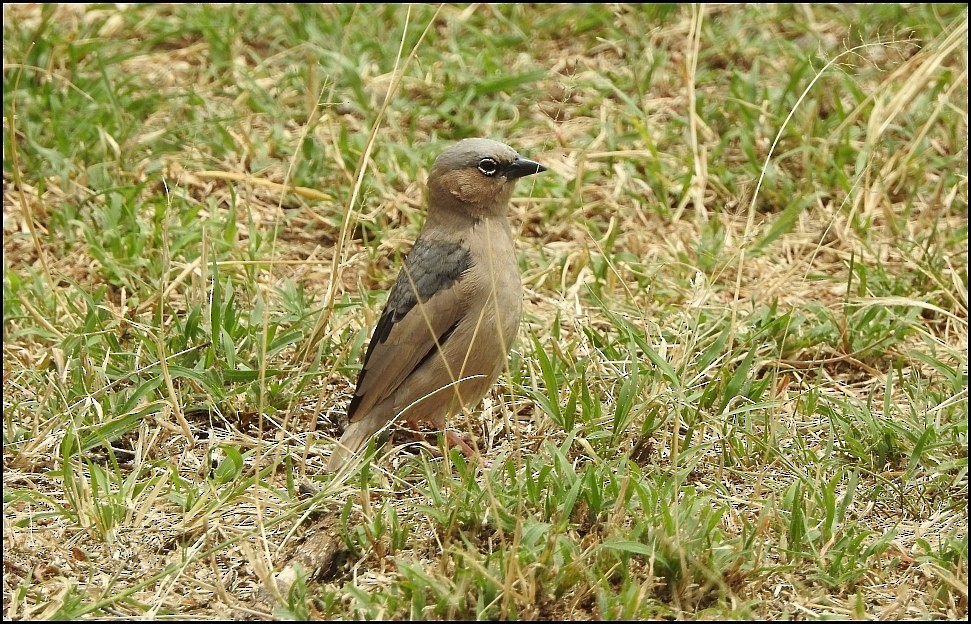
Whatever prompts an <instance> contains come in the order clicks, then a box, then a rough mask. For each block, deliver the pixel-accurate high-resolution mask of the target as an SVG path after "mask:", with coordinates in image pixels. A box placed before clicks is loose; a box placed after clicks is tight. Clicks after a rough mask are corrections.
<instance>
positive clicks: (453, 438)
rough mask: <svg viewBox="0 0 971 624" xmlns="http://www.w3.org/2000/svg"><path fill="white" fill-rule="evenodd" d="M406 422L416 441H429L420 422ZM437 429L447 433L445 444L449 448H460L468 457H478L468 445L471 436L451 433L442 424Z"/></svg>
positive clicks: (407, 420) (406, 420)
mask: <svg viewBox="0 0 971 624" xmlns="http://www.w3.org/2000/svg"><path fill="white" fill-rule="evenodd" d="M405 422H406V423H408V427H409V431H410V433H411V434H412V436H414V438H415V440H419V441H423V442H425V441H426V440H427V435H426V434H425V433H423V432H422V430H421V427H420V421H418V420H410V419H407V418H406V419H405ZM435 428H436V429H438V430H440V431H443V432H444V433H445V442H446V444H447V447H448V448H450V449H452V448H456V447H458V449H459V450H460V451H461V452H462V454H463V455H465V456H466V457H475V456H476V452H475V451H474V450H473V449H472V447H471V446H469V444H468V441H469V435H468V434H467V433H456V432H455V431H451V430H449V429H447V428H446V427H445V423H442V425H441V426H437V427H435Z"/></svg>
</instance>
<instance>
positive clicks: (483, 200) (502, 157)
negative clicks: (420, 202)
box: [428, 139, 546, 218]
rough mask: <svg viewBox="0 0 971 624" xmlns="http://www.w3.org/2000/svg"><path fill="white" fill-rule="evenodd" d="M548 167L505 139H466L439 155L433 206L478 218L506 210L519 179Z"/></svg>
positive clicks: (432, 177) (431, 184)
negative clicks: (529, 157)
mask: <svg viewBox="0 0 971 624" xmlns="http://www.w3.org/2000/svg"><path fill="white" fill-rule="evenodd" d="M542 171H546V167H544V166H543V165H541V164H539V163H538V162H535V161H533V160H529V159H526V158H522V157H521V156H520V155H519V154H517V153H516V150H514V149H513V148H511V147H509V146H508V145H506V144H504V143H500V142H498V141H493V140H491V139H463V140H461V141H459V142H458V143H456V144H455V145H453V146H452V147H450V148H448V149H447V150H445V151H444V152H442V153H441V155H439V157H438V158H437V159H436V160H435V164H434V165H432V170H431V172H430V173H429V174H428V200H429V210H430V211H431V210H432V209H434V210H439V209H444V210H452V211H459V212H464V213H467V214H469V215H471V216H472V217H474V218H478V217H480V216H487V215H494V214H502V213H504V212H505V210H506V206H507V205H508V203H509V198H510V197H511V196H512V192H513V187H515V185H516V180H518V179H519V178H522V177H524V176H528V175H533V174H534V173H540V172H542Z"/></svg>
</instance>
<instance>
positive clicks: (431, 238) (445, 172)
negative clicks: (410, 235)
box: [327, 138, 546, 472]
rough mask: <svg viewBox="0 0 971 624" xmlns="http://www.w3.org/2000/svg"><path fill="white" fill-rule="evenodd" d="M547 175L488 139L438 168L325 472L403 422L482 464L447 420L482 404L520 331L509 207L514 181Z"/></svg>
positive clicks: (444, 157)
mask: <svg viewBox="0 0 971 624" xmlns="http://www.w3.org/2000/svg"><path fill="white" fill-rule="evenodd" d="M543 171H546V167H544V166H543V165H541V164H540V163H538V162H536V161H533V160H530V159H528V158H524V157H522V156H520V155H519V154H518V153H517V152H516V151H515V150H514V149H513V148H511V147H509V146H508V145H506V144H504V143H501V142H499V141H494V140H491V139H487V138H469V139H463V140H461V141H458V142H457V143H455V144H453V145H452V146H451V147H449V148H448V149H446V150H445V151H443V152H442V153H441V154H440V155H439V156H438V158H436V159H435V162H434V164H433V165H432V168H431V170H430V171H429V173H428V179H427V181H426V188H427V195H426V196H427V211H426V217H425V223H424V225H423V227H422V229H421V231H420V232H419V234H418V238H417V239H416V240H415V243H414V245H413V246H412V248H411V250H410V251H409V252H408V254H407V256H406V257H405V261H404V263H403V265H402V267H401V269H400V270H399V272H398V276H397V277H396V279H395V281H394V283H393V285H392V286H391V289H390V291H389V293H388V299H387V302H386V304H385V308H384V311H383V312H382V314H381V316H380V318H379V319H378V322H377V324H376V325H375V327H374V331H373V332H372V334H371V340H370V342H369V343H368V347H367V350H366V352H365V354H364V363H363V366H362V368H361V371H360V373H359V375H358V378H357V384H356V387H355V390H354V395H353V396H352V397H351V399H350V402H349V404H348V407H347V417H348V425H347V427H346V429H345V430H344V433H343V434H342V435H341V437H340V439H339V440H338V442H337V444H336V446H335V449H334V451H333V452H332V454H331V457H330V460H329V462H328V464H327V470H328V471H330V472H336V471H338V470H340V469H341V468H342V467H344V466H345V465H348V464H350V463H351V461H352V460H353V458H357V457H359V453H360V451H361V449H362V448H364V447H365V446H366V445H367V442H368V440H369V439H370V438H371V436H372V435H374V434H375V433H376V432H378V431H380V430H381V429H382V428H384V427H385V426H386V425H388V423H390V422H392V421H394V420H395V419H396V418H398V417H401V418H403V419H404V420H405V421H406V422H407V423H408V424H409V425H410V426H411V427H412V429H413V430H415V431H417V430H418V426H419V425H420V424H421V423H424V424H427V425H430V426H432V427H434V428H435V429H437V430H440V431H444V432H445V436H446V440H447V442H448V444H449V447H456V446H458V447H459V448H460V450H461V451H462V452H463V453H465V454H466V455H467V456H470V455H472V454H473V452H472V449H471V448H470V447H469V446H468V444H467V443H466V442H465V441H464V440H463V439H462V438H461V437H459V436H457V435H455V434H453V433H452V432H450V431H448V430H447V429H446V426H445V423H446V418H447V417H448V416H450V415H452V414H454V413H456V412H458V411H460V410H462V409H464V408H466V407H469V408H471V407H474V406H475V405H476V404H478V402H479V401H480V400H481V399H482V398H483V397H484V396H485V394H486V393H487V392H488V391H489V389H490V388H491V387H492V385H493V384H494V383H495V381H496V379H497V378H498V376H499V373H500V372H501V370H502V368H503V367H504V365H505V362H506V358H507V357H508V354H509V350H510V348H511V346H512V344H513V342H514V340H515V338H516V335H517V333H518V331H519V324H520V321H521V318H522V282H521V278H520V274H519V262H518V260H517V256H516V250H515V245H514V240H513V234H512V230H511V229H510V225H509V220H508V216H507V215H508V211H509V200H510V198H511V197H512V194H513V190H514V188H515V185H516V181H517V180H519V179H520V178H523V177H525V176H530V175H533V174H536V173H541V172H543Z"/></svg>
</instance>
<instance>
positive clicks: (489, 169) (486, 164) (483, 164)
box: [479, 158, 499, 176]
mask: <svg viewBox="0 0 971 624" xmlns="http://www.w3.org/2000/svg"><path fill="white" fill-rule="evenodd" d="M479 171H481V172H482V173H483V175H487V176H494V175H496V172H497V171H499V163H497V162H496V161H494V160H492V159H491V158H483V159H482V160H480V161H479Z"/></svg>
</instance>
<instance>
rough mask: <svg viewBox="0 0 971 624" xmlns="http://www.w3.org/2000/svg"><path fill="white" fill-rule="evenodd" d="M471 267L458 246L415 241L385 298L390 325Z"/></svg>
mask: <svg viewBox="0 0 971 624" xmlns="http://www.w3.org/2000/svg"><path fill="white" fill-rule="evenodd" d="M471 266H472V255H471V254H470V253H469V250H468V249H466V248H465V247H463V246H462V245H461V244H459V243H450V242H446V241H436V240H431V241H428V240H423V239H421V238H419V239H418V241H417V242H416V243H415V246H414V247H412V249H411V253H409V254H408V257H407V258H405V266H404V267H402V269H401V272H400V273H398V278H397V279H396V280H395V282H394V286H392V287H391V293H390V294H389V295H388V308H387V310H388V311H391V312H392V315H393V316H392V321H391V322H392V323H397V322H398V321H400V320H401V319H402V318H404V316H405V315H406V314H408V312H409V311H410V310H411V309H412V308H413V307H415V304H417V303H418V302H419V301H421V302H423V303H424V302H425V301H428V300H429V299H431V297H432V295H434V294H435V293H437V292H438V291H440V290H444V289H446V288H449V287H450V286H451V285H452V284H454V283H455V282H456V281H458V279H459V278H460V277H461V276H462V274H463V273H465V272H466V271H468V270H469V268H470V267H471ZM389 330H390V327H389ZM385 338H387V336H383V337H381V340H384V339H385Z"/></svg>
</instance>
